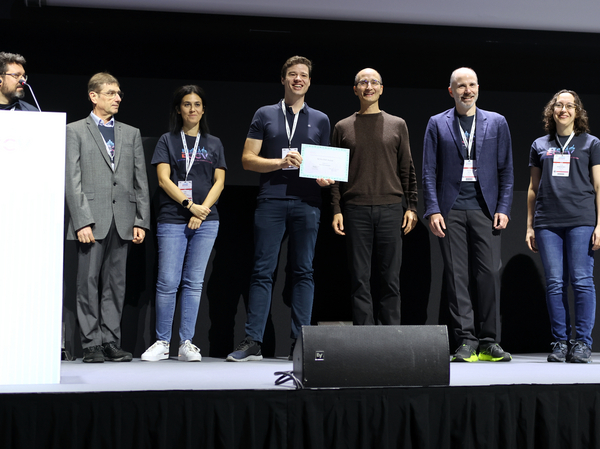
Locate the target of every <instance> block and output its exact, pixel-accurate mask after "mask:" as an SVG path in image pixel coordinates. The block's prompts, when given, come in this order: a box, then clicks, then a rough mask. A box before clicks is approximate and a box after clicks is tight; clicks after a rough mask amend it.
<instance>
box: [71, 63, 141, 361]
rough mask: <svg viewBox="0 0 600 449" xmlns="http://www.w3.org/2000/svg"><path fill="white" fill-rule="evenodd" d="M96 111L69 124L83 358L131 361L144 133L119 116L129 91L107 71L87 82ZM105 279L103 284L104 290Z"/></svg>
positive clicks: (72, 227) (72, 223) (139, 231)
mask: <svg viewBox="0 0 600 449" xmlns="http://www.w3.org/2000/svg"><path fill="white" fill-rule="evenodd" d="M88 96H89V100H90V101H91V102H92V104H93V110H92V113H91V114H90V115H89V116H88V117H86V118H84V119H83V120H79V121H78V122H74V123H71V124H69V125H68V126H67V160H66V187H65V188H66V198H67V206H68V207H69V212H70V214H71V220H70V222H69V229H68V231H67V239H69V240H77V241H78V242H77V254H78V272H77V319H78V321H79V328H80V333H81V344H82V346H83V354H84V355H83V361H84V362H104V360H111V361H114V362H128V361H130V360H131V358H132V355H131V354H130V353H129V352H125V351H123V350H122V349H121V347H120V339H121V313H122V311H123V302H124V299H125V271H126V264H127V254H128V251H129V247H130V242H131V241H133V243H136V244H140V243H142V242H143V241H144V237H145V233H146V230H148V229H149V228H150V197H149V194H148V180H147V176H146V164H145V159H144V149H143V147H142V137H141V135H140V131H139V130H138V129H137V128H133V127H131V126H128V125H125V124H124V123H120V122H117V121H115V119H114V115H115V114H116V113H117V112H118V111H119V105H120V103H121V99H122V98H123V93H122V92H121V91H120V90H119V82H118V81H117V80H116V78H115V77H113V76H112V75H110V74H109V73H97V74H96V75H94V76H93V77H92V78H91V79H90V81H89V83H88ZM99 287H101V291H99Z"/></svg>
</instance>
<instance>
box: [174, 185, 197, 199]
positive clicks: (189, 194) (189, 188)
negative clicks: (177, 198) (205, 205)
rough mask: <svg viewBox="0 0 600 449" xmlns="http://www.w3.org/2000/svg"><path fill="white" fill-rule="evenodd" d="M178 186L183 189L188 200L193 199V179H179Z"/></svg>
mask: <svg viewBox="0 0 600 449" xmlns="http://www.w3.org/2000/svg"><path fill="white" fill-rule="evenodd" d="M177 187H179V190H181V191H182V192H183V193H184V194H185V196H186V197H187V199H188V200H192V201H193V199H192V181H179V182H178V183H177Z"/></svg>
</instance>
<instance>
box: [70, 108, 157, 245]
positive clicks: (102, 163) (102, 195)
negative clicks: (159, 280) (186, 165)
mask: <svg viewBox="0 0 600 449" xmlns="http://www.w3.org/2000/svg"><path fill="white" fill-rule="evenodd" d="M65 191H66V198H67V206H68V207H69V212H70V214H71V220H70V221H69V228H68V230H67V239H69V240H77V235H76V232H77V231H78V230H79V229H81V228H84V227H85V226H88V225H89V226H91V227H92V232H93V233H94V238H96V239H98V240H101V239H103V238H105V237H106V235H107V233H108V230H109V228H110V224H111V221H112V218H113V216H114V218H115V223H116V227H117V232H118V233H119V236H120V237H121V238H122V239H124V240H132V239H133V227H134V226H137V227H140V228H144V229H147V230H148V229H150V195H149V192H148V178H147V175H146V162H145V158H144V149H143V147H142V136H141V134H140V131H139V129H137V128H133V127H131V126H129V125H125V124H124V123H120V122H117V121H115V171H114V173H113V171H112V169H111V167H110V158H109V156H108V153H107V151H106V145H105V144H104V139H103V138H102V134H100V131H99V130H98V126H97V125H96V123H95V122H94V120H93V119H92V117H91V116H88V117H86V118H84V119H83V120H79V121H78V122H73V123H70V124H69V125H67V160H66V184H65Z"/></svg>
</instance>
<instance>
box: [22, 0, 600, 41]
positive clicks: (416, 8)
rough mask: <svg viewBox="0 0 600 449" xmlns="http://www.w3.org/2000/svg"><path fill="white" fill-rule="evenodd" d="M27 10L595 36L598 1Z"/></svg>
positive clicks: (142, 2)
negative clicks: (151, 13)
mask: <svg viewBox="0 0 600 449" xmlns="http://www.w3.org/2000/svg"><path fill="white" fill-rule="evenodd" d="M25 3H26V4H27V5H29V6H72V7H89V8H105V9H131V10H147V11H170V12H192V13H207V14H232V15H250V16H266V17H288V18H299V19H327V20H352V21H363V22H390V23H408V24H421V25H448V26H468V27H487V28H514V29H526V30H549V31H552V30H556V31H575V32H593V33H597V32H600V20H598V18H599V17H600V2H598V1H597V0H573V1H570V2H568V3H565V2H563V1H558V0H496V1H492V0H454V1H448V0H325V1H323V0H304V1H301V2H298V1H293V0H25Z"/></svg>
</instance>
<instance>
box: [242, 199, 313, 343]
mask: <svg viewBox="0 0 600 449" xmlns="http://www.w3.org/2000/svg"><path fill="white" fill-rule="evenodd" d="M320 217H321V210H320V209H319V208H318V207H315V206H311V205H309V204H308V203H306V202H304V201H302V200H287V199H261V200H259V201H258V205H257V207H256V212H255V213H254V270H253V271H252V276H251V278H250V292H249V296H248V317H247V319H246V335H247V336H249V337H252V339H253V340H255V341H259V342H262V340H263V334H264V332H265V326H266V323H267V318H268V316H269V310H270V309H271V294H272V290H273V274H274V272H275V269H276V268H277V260H278V256H279V249H280V247H281V241H282V239H283V236H284V234H285V232H286V231H287V233H288V236H289V242H288V264H289V266H290V267H291V273H292V282H291V286H292V299H291V303H292V330H291V337H292V338H297V337H298V334H299V333H300V329H301V327H302V326H303V325H310V317H311V314H312V305H313V297H314V290H315V283H314V280H313V257H314V255H315V244H316V242H317V233H318V230H319V222H320Z"/></svg>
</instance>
